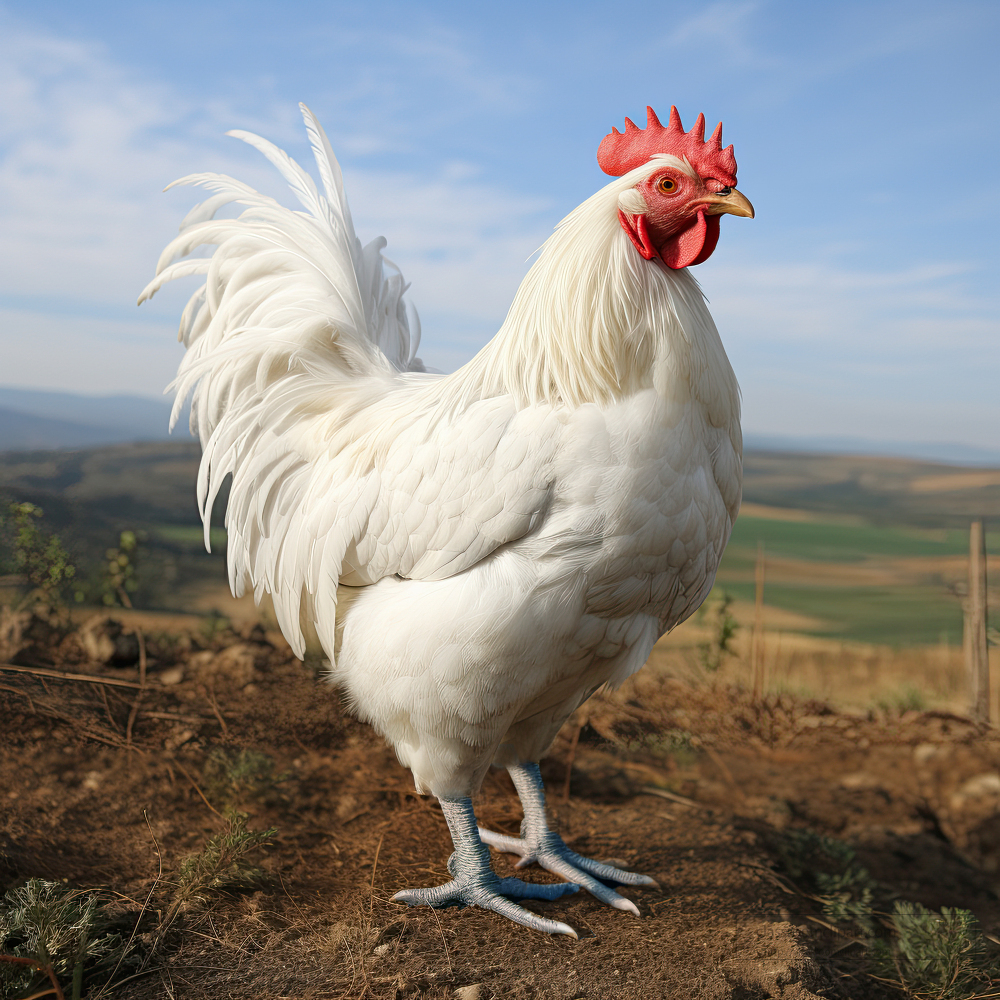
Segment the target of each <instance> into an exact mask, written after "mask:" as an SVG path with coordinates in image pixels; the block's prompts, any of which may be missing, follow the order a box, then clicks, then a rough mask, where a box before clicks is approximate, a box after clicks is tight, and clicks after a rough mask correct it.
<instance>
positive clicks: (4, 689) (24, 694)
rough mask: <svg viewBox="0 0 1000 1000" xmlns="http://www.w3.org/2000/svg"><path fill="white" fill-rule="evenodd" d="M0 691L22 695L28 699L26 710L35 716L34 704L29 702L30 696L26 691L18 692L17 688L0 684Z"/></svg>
mask: <svg viewBox="0 0 1000 1000" xmlns="http://www.w3.org/2000/svg"><path fill="white" fill-rule="evenodd" d="M0 691H9V692H10V693H11V694H19V695H23V696H24V697H25V698H27V699H28V708H30V709H31V711H32V714H36V710H35V703H34V702H33V701H32V700H31V695H30V694H28V692H27V691H20V690H18V689H17V688H12V687H7V685H6V684H0Z"/></svg>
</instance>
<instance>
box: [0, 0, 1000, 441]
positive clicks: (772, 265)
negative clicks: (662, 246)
mask: <svg viewBox="0 0 1000 1000" xmlns="http://www.w3.org/2000/svg"><path fill="white" fill-rule="evenodd" d="M998 43H1000V4H998V3H996V2H993V0H988V2H969V3H962V2H950V3H948V4H947V5H943V4H940V3H922V2H913V0H909V2H905V3H889V2H874V3H873V2H868V3H852V2H830V3H827V2H810V3H802V2H801V0H797V2H777V0H775V2H765V0H761V2H721V3H704V4H698V3H689V4H686V5H676V4H675V5H662V6H660V7H657V6H656V5H651V4H649V3H645V2H644V3H641V4H640V3H631V4H630V3H620V4H618V5H616V6H615V8H614V11H613V12H611V9H610V7H609V5H607V4H595V3H548V4H545V3H537V2H536V3H505V4H494V5H478V4H476V5H474V4H468V3H461V4H460V3H426V4H419V3H413V2H411V3H406V4H395V3H384V2H383V3H379V4H371V3H367V4H353V3H342V4H339V3H307V2H298V3H296V2H286V3H284V4H282V5H281V6H280V9H279V7H278V5H276V4H273V3H269V4H264V3H254V2H239V3H228V2H222V3H212V2H201V3H189V2H186V0H174V2H171V3H169V4H155V3H144V4H137V3H134V2H133V3H110V2H109V3H100V2H95V3H89V4H79V3H75V4H70V3H64V2H56V0H33V2H32V3H30V4H28V3H8V4H3V3H0V359H2V360H0V383H3V384H8V385H20V386H32V387H38V388H47V389H64V390H72V391H77V392H87V393H95V394H97V393H112V392H134V393H139V394H143V395H153V394H157V393H159V391H160V390H161V389H162V387H163V386H164V385H165V384H166V383H167V382H168V381H169V379H170V378H171V375H172V372H173V371H174V370H175V368H176V365H177V361H178V359H179V351H180V348H179V347H178V345H177V344H176V342H175V339H174V338H175V329H176V318H177V315H178V312H179V309H180V307H181V305H182V302H183V295H182V294H181V293H180V292H179V291H173V292H167V293H161V295H160V296H158V297H157V299H156V300H154V302H153V303H152V304H151V305H147V306H143V307H142V309H141V310H137V309H136V307H135V305H134V303H135V298H136V295H137V293H138V291H139V289H141V287H142V286H143V285H144V284H145V282H146V280H148V278H149V277H150V276H151V274H152V270H153V266H154V264H155V261H156V257H157V256H158V253H159V251H160V249H161V248H162V246H163V245H164V244H165V243H166V242H167V240H168V239H169V238H170V237H171V235H172V234H173V233H174V232H176V226H177V223H178V222H179V220H180V218H181V216H182V215H183V214H184V212H185V211H186V210H187V209H188V208H189V207H190V206H191V204H192V202H193V200H194V198H193V195H192V192H191V191H189V190H188V191H183V190H182V191H175V192H171V193H170V194H167V195H164V194H161V193H160V191H161V189H162V188H163V186H164V185H165V184H167V183H168V182H169V181H171V180H173V179H174V178H176V177H178V176H181V175H182V174H185V173H189V172H193V171H199V170H205V169H210V170H222V171H225V172H228V173H232V174H235V175H236V176H239V177H240V178H241V179H244V180H247V181H248V182H250V183H252V184H254V185H255V186H258V187H261V188H262V189H264V190H266V191H268V192H269V193H272V194H276V195H279V196H280V193H281V182H280V180H279V179H277V178H276V175H274V174H273V173H272V172H271V170H270V168H269V167H268V166H267V165H266V164H265V163H264V162H263V161H262V160H261V158H260V157H259V156H258V154H256V153H255V152H254V151H253V150H251V149H249V148H248V147H243V146H242V144H240V143H239V142H237V141H236V140H233V139H230V138H226V137H225V136H224V135H223V133H224V132H225V131H226V130H227V129H230V128H245V129H249V130H251V131H256V132H259V133H260V134H262V135H264V136H266V137H267V138H270V139H272V140H273V141H275V142H277V143H278V144H279V145H282V146H284V147H285V148H286V149H288V151H289V152H290V153H291V154H292V155H293V156H295V157H296V158H299V159H300V160H302V161H303V162H305V160H306V157H307V150H306V146H305V143H304V134H303V130H302V128H301V124H300V121H299V118H298V112H297V107H296V103H297V102H298V101H299V100H304V101H305V102H306V103H308V104H309V105H310V106H311V107H312V108H313V110H314V111H315V112H316V113H317V114H318V116H319V117H320V119H321V120H322V121H323V122H324V124H325V126H326V128H327V130H328V132H329V134H330V137H331V140H332V142H333V144H334V148H335V149H336V151H337V152H338V155H339V156H340V157H341V160H342V162H343V165H344V172H345V177H346V182H347V185H348V195H349V197H350V199H351V203H352V208H353V210H354V214H355V221H356V224H357V228H358V231H359V235H360V236H361V237H362V239H364V240H367V239H369V238H371V237H373V236H375V235H378V234H382V235H385V236H386V237H387V238H388V240H389V247H388V249H387V251H386V252H387V254H388V255H389V256H390V257H391V258H392V259H394V260H395V261H397V263H399V265H400V266H401V268H402V269H403V273H404V274H405V275H406V277H407V279H408V280H410V281H411V282H412V289H411V292H410V298H411V299H412V301H413V302H414V304H415V305H416V306H417V308H418V309H419V311H420V313H421V317H422V319H423V323H424V341H423V346H422V349H421V354H422V356H423V357H424V358H425V360H426V361H427V362H428V363H429V364H432V365H436V366H438V367H440V368H444V369H452V368H454V367H457V366H458V365H460V364H461V363H463V362H464V361H465V360H467V359H468V358H469V357H471V356H472V354H473V353H474V352H475V351H476V350H477V349H478V348H479V347H480V346H481V345H482V344H483V343H484V342H485V341H486V340H487V339H488V338H489V337H490V336H491V335H492V334H493V333H494V332H495V331H496V329H497V328H498V326H499V325H500V323H501V322H502V321H503V317H504V314H505V312H506V309H507V306H508V304H509V303H510V300H511V298H512V297H513V294H514V291H515V289H516V287H517V284H518V282H519V280H520V278H521V277H522V276H523V274H524V272H525V270H526V266H527V265H526V263H525V261H526V258H527V257H528V256H529V254H531V252H532V251H533V250H534V249H535V248H536V247H537V246H538V245H539V244H540V243H541V242H542V240H544V238H545V237H546V235H547V234H548V233H549V232H550V231H551V229H552V226H553V225H554V224H555V223H556V222H558V220H559V219H560V218H562V217H563V216H564V215H565V214H566V213H567V212H568V211H570V210H571V209H572V208H573V207H574V206H575V205H577V204H578V203H579V202H580V201H582V200H583V199H584V198H586V197H587V196H589V195H590V194H591V193H592V192H593V191H594V190H595V189H596V188H597V187H599V186H600V185H602V184H603V183H604V181H605V178H604V175H602V174H601V172H600V170H599V169H598V167H597V164H596V160H595V153H596V150H597V145H598V143H599V142H600V140H601V138H602V137H603V136H604V135H605V134H606V133H607V132H608V131H609V130H610V129H611V127H612V126H613V125H617V126H619V127H621V124H622V122H623V119H624V117H625V116H626V115H628V116H630V117H633V118H635V119H636V120H637V121H639V122H640V124H641V123H642V120H643V115H644V108H645V105H646V104H647V103H650V104H652V105H653V107H654V108H656V109H657V110H658V111H659V112H660V113H661V114H663V115H665V114H666V113H667V111H668V110H669V107H670V105H671V103H674V104H676V105H677V106H678V108H679V109H680V111H681V114H682V116H683V118H684V121H685V123H686V124H690V122H691V121H693V119H694V117H695V116H696V115H697V113H698V112H699V111H704V113H705V115H706V117H707V118H708V119H709V123H710V126H711V125H713V124H714V123H715V122H716V121H718V120H719V119H721V120H722V121H723V122H724V129H725V132H724V139H725V141H726V142H727V143H728V142H730V141H731V142H733V143H735V146H736V156H737V160H738V162H739V175H740V189H741V190H742V191H744V192H745V193H746V194H747V196H748V197H749V198H750V199H751V201H752V202H753V203H754V206H755V208H756V209H757V218H756V219H755V220H753V221H748V220H743V219H726V220H724V222H723V225H722V238H721V240H720V243H719V247H718V249H717V250H716V252H715V254H714V256H713V257H712V258H711V259H710V260H709V261H708V262H706V263H705V264H702V265H700V266H698V267H697V268H696V269H695V273H696V274H697V276H698V278H699V280H701V282H702V284H703V286H704V288H705V290H706V293H707V294H708V296H709V299H710V300H711V303H712V310H713V313H714V315H715V317H716V320H717V322H718V324H719V328H720V331H721V333H722V336H723V340H724V341H725V343H726V345H727V349H728V351H729V355H730V358H731V359H732V362H733V366H734V368H735V369H736V372H737V375H738V376H739V378H740V383H741V385H742V388H743V394H744V412H745V419H744V425H745V428H746V430H747V431H748V432H751V433H757V434H772V435H847V436H856V437H863V438H871V439H879V440H894V441H939V442H949V441H955V442H960V443H964V444H969V445H978V446H980V447H985V448H992V449H997V448H1000V288H998V283H997V279H996V274H997V264H998V262H1000V247H998V235H997V234H998V231H1000V218H998V216H1000V194H998V187H997V183H996V181H995V179H994V177H993V174H994V172H995V169H996V168H995V164H996V163H997V162H998V155H997V154H998V152H1000V150H998V138H997V134H998V129H1000V116H998V114H997V111H998V103H1000V102H998V98H1000V93H998V90H1000V88H998V81H1000V68H998V65H1000V60H998V59H997V58H996V52H997V50H998Z"/></svg>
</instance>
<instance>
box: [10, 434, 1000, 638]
mask: <svg viewBox="0 0 1000 1000" xmlns="http://www.w3.org/2000/svg"><path fill="white" fill-rule="evenodd" d="M199 455H200V451H199V448H198V445H197V443H195V442H173V443H161V442H155V443H146V444H136V445H113V446H108V447H104V448H92V449H83V450H78V451H55V452H54V451H44V452H10V453H7V454H5V455H0V504H2V503H4V502H8V501H12V500H16V501H25V500H28V501H31V502H32V503H36V504H38V505H39V506H40V507H42V508H43V509H44V511H45V517H44V524H45V527H46V528H47V530H50V531H55V532H57V533H58V534H59V535H60V536H61V537H62V539H63V540H64V542H65V543H66V546H67V548H68V549H69V552H70V555H71V557H72V558H73V560H74V561H75V563H76V565H77V567H78V578H79V579H89V578H93V579H94V580H96V579H97V576H98V575H99V573H100V567H101V565H102V562H101V560H102V559H103V557H104V553H105V551H106V549H107V548H109V547H111V546H114V545H115V544H117V541H118V537H119V533H120V532H121V531H123V530H132V531H135V532H137V533H138V535H139V538H140V551H139V553H138V556H137V560H136V566H137V573H138V579H139V590H138V591H137V592H136V594H135V595H134V600H135V601H136V602H137V607H146V608H157V609H161V610H167V609H169V610H184V608H183V607H182V606H181V605H183V602H184V601H185V600H187V599H188V598H187V597H186V596H185V595H188V594H190V593H191V588H196V587H197V586H198V585H201V584H209V585H212V586H217V587H219V588H220V590H221V589H222V588H224V587H225V580H226V571H225V537H226V536H225V531H224V530H223V529H222V528H221V527H213V528H212V533H211V540H212V554H211V555H207V554H206V553H205V551H204V546H203V541H202V528H201V525H200V522H199V519H198V511H197V507H196V503H195V489H194V484H195V478H196V475H197V468H198V460H199ZM744 473H745V480H744V499H745V501H746V502H747V503H748V504H751V505H753V504H756V505H764V506H763V507H761V506H757V507H756V508H754V507H752V506H751V507H749V508H748V509H747V513H746V514H744V515H741V516H740V517H739V518H738V520H737V521H736V525H735V527H734V529H733V535H732V539H731V541H730V544H729V548H728V549H727V550H726V554H725V556H724V558H723V561H722V566H721V568H720V571H719V577H718V583H717V588H716V593H718V592H720V591H721V590H726V591H728V592H729V593H731V594H732V595H733V596H734V597H736V598H738V599H739V600H740V601H751V602H752V601H753V597H754V565H755V562H756V558H757V546H758V543H762V544H763V546H764V555H765V569H766V573H765V577H766V580H765V593H764V597H765V604H766V605H767V606H768V607H770V608H775V609H780V610H782V611H784V612H793V613H795V614H796V615H799V616H802V618H801V620H800V621H787V619H788V616H787V615H786V616H785V618H786V622H785V624H783V625H781V626H780V627H781V628H782V629H786V628H787V629H789V630H792V629H796V628H798V629H799V630H801V631H805V630H809V631H811V632H812V633H814V634H816V635H821V636H827V637H830V638H838V639H845V640H857V641H863V642H871V643H878V644H886V645H891V646H897V647H902V646H909V645H914V644H917V645H924V644H933V643H938V642H940V641H941V640H942V638H945V639H947V641H948V642H949V643H950V644H952V645H953V646H955V645H958V644H959V643H960V642H961V630H962V611H961V606H960V601H959V598H958V597H957V596H956V592H955V587H956V585H960V584H964V578H965V574H966V559H967V555H968V544H969V543H968V526H969V522H970V520H971V519H972V518H973V517H980V516H982V517H985V518H986V520H987V527H990V526H991V525H992V526H994V527H996V526H1000V470H990V469H979V468H962V467H958V466H948V465H940V464H934V463H931V462H921V461H912V460H908V459H891V458H890V459H885V458H874V457H870V456H845V455H801V454H783V453H777V452H750V453H748V454H747V455H746V456H745V460H744ZM226 495H227V491H226V490H225V489H224V490H223V492H222V494H221V496H220V497H219V500H218V501H217V503H216V507H215V512H214V516H213V518H212V523H213V525H216V526H218V525H221V524H222V523H223V514H224V510H225V500H226ZM767 508H771V509H770V510H768V509H767ZM9 541H10V540H9V539H5V536H4V534H3V532H2V531H0V575H2V573H3V572H12V569H11V568H10V567H9V566H6V567H5V561H9V559H6V556H7V555H9V553H7V554H5V551H4V547H5V543H9ZM987 547H988V549H989V551H990V552H991V553H992V554H993V555H994V557H995V556H996V555H997V554H998V553H1000V531H997V530H993V531H990V532H988V535H987ZM991 573H992V576H991V579H992V581H993V584H992V585H993V593H992V594H991V598H992V607H993V620H994V622H996V621H997V620H998V618H1000V613H998V611H1000V609H998V603H1000V602H998V597H1000V595H998V593H997V584H998V583H1000V567H991ZM741 614H742V615H743V617H744V618H746V617H747V612H746V610H745V609H742V610H741ZM749 615H751V616H752V610H751V611H750V612H749ZM742 624H744V625H749V624H750V623H749V621H744V622H743V623H742ZM775 627H778V626H775Z"/></svg>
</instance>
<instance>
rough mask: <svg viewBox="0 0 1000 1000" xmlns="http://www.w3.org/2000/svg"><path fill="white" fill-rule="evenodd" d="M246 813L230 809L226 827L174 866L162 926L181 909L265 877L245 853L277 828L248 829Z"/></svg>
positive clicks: (273, 833)
mask: <svg viewBox="0 0 1000 1000" xmlns="http://www.w3.org/2000/svg"><path fill="white" fill-rule="evenodd" d="M247 819H248V817H247V814H246V813H241V812H230V813H228V814H227V816H226V822H227V825H228V829H227V830H226V831H225V832H224V833H219V834H216V835H215V836H214V837H212V838H211V839H210V840H209V841H208V843H207V844H206V845H205V847H204V849H203V850H202V851H200V852H199V853H198V854H191V855H188V856H187V857H186V858H184V859H182V861H181V863H180V864H179V865H178V867H177V871H176V872H175V874H174V876H173V879H172V880H171V881H172V883H173V886H174V892H173V902H172V903H171V905H170V909H169V910H168V912H167V916H166V917H164V920H163V924H162V927H163V929H165V928H166V927H167V926H169V924H170V923H171V922H172V921H173V918H174V917H175V916H176V915H177V913H178V912H179V911H180V910H181V909H185V908H187V907H190V906H192V905H196V904H199V905H204V904H205V903H207V902H209V900H211V899H212V897H213V896H216V895H218V894H220V893H226V892H240V891H244V890H246V889H252V888H253V887H254V886H255V885H257V884H258V883H259V882H260V881H262V880H263V879H264V878H265V874H264V872H262V871H261V870H260V869H259V868H256V867H254V866H253V865H252V864H250V863H249V862H248V861H247V860H246V858H247V855H248V854H250V853H252V852H253V851H255V850H257V849H258V848H260V847H263V846H264V845H265V844H267V842H268V841H269V840H270V839H271V838H272V837H273V836H274V835H275V834H276V833H277V832H278V831H277V830H276V829H274V828H273V827H272V828H271V829H270V830H248V829H247Z"/></svg>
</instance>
